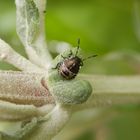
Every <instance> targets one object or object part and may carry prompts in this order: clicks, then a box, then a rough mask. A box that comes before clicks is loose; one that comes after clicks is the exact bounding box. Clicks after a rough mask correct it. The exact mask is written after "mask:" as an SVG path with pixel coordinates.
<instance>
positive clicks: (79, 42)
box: [75, 38, 80, 56]
mask: <svg viewBox="0 0 140 140" xmlns="http://www.w3.org/2000/svg"><path fill="white" fill-rule="evenodd" d="M77 43H78V46H77V50H76V53H75V56H77V54H78V51H79V48H80V38H78V41H77Z"/></svg>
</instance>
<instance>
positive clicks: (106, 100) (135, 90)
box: [74, 75, 140, 110]
mask: <svg viewBox="0 0 140 140" xmlns="http://www.w3.org/2000/svg"><path fill="white" fill-rule="evenodd" d="M80 78H81V79H85V80H88V81H90V83H91V85H92V87H93V93H92V95H91V97H90V98H89V100H88V101H87V102H86V103H84V104H82V105H77V107H75V109H74V110H81V109H86V108H92V107H107V106H113V105H125V104H139V103H140V76H138V75H137V76H103V75H100V76H94V75H81V76H80Z"/></svg>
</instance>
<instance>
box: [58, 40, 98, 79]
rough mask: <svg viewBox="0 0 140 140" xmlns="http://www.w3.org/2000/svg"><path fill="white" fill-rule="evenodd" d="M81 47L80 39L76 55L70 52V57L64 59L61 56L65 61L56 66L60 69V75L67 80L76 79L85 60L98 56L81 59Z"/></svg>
mask: <svg viewBox="0 0 140 140" xmlns="http://www.w3.org/2000/svg"><path fill="white" fill-rule="evenodd" d="M79 46H80V39H78V46H77V50H76V52H75V54H74V53H73V52H72V51H70V53H69V55H68V57H64V56H63V55H61V56H62V58H63V61H62V62H59V63H58V64H57V66H56V68H57V69H58V73H59V74H60V75H61V76H62V77H64V78H65V79H67V80H70V79H73V78H75V76H76V75H77V74H78V72H79V70H80V68H81V67H82V66H83V62H84V61H85V60H87V59H89V58H91V57H96V56H97V55H92V56H89V57H87V58H84V59H82V58H80V57H79V56H78V51H79Z"/></svg>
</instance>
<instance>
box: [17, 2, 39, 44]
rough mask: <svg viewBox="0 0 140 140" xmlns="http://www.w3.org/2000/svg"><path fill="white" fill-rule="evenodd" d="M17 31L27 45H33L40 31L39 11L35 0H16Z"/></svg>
mask: <svg viewBox="0 0 140 140" xmlns="http://www.w3.org/2000/svg"><path fill="white" fill-rule="evenodd" d="M16 5H17V33H18V35H19V37H20V39H21V41H22V43H23V44H24V45H25V46H28V45H31V44H32V43H33V42H34V40H35V38H36V36H37V33H38V31H39V11H38V9H37V7H36V5H35V3H34V1H33V0H16Z"/></svg>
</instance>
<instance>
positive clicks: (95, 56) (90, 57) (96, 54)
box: [82, 54, 98, 61]
mask: <svg viewBox="0 0 140 140" xmlns="http://www.w3.org/2000/svg"><path fill="white" fill-rule="evenodd" d="M96 56H98V55H97V54H94V55H91V56H88V57H86V58H83V59H82V61H85V60H87V59H90V58H92V57H96Z"/></svg>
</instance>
